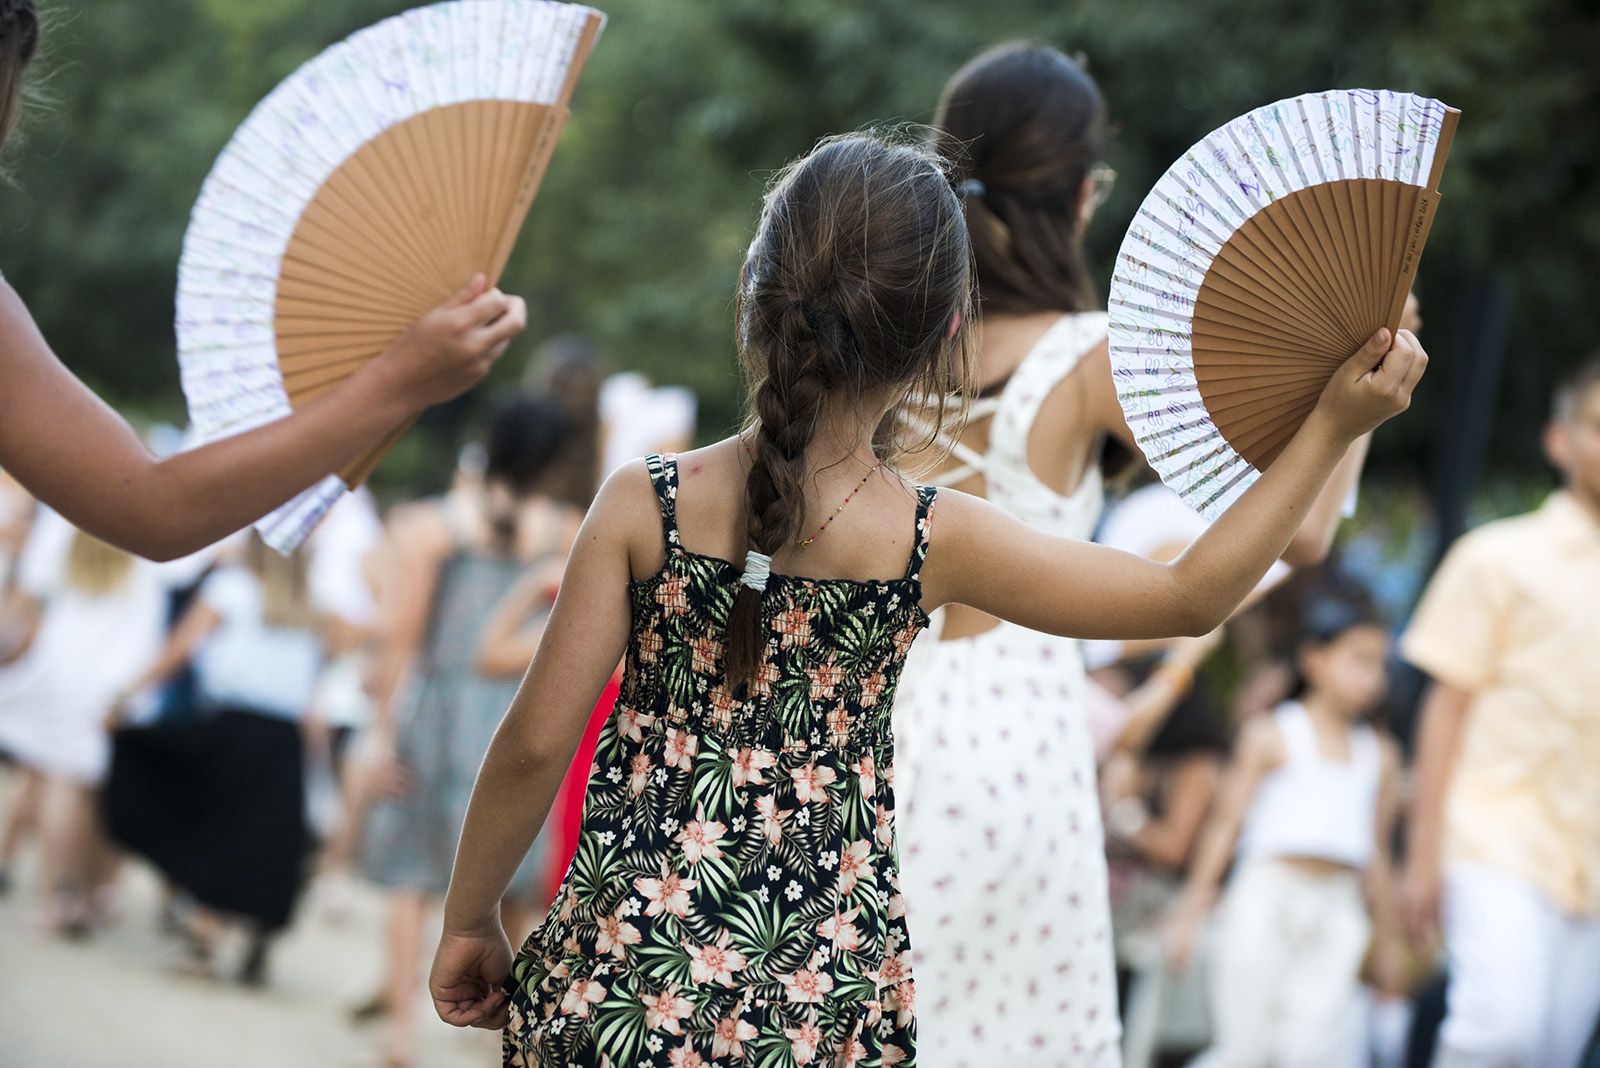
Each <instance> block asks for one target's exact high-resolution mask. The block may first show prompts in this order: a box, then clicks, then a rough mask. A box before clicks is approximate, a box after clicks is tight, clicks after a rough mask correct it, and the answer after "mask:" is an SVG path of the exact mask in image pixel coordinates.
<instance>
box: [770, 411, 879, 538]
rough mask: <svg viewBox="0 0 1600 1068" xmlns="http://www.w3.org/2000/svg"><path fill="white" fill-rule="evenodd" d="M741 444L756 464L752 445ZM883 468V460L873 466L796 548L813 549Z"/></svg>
mask: <svg viewBox="0 0 1600 1068" xmlns="http://www.w3.org/2000/svg"><path fill="white" fill-rule="evenodd" d="M739 444H741V445H743V446H744V452H745V455H746V456H748V457H750V461H751V462H752V463H754V462H755V458H756V454H755V453H754V452H752V451H751V449H750V443H749V442H747V441H745V440H744V438H740V439H739ZM882 467H883V461H882V460H879V461H878V462H877V463H875V464H873V465H872V468H871V470H869V471H868V472H867V473H866V474H865V475H863V476H861V481H860V482H859V483H857V484H856V488H855V489H853V490H851V491H850V494H849V496H847V497H845V499H844V500H842V501H840V502H839V507H837V508H835V509H834V510H833V514H832V515H830V516H829V517H828V518H827V519H824V520H823V521H822V525H821V526H820V527H818V528H817V532H816V533H815V534H813V535H811V537H809V538H807V539H805V540H804V541H797V542H795V543H794V544H795V548H797V549H808V548H810V547H811V545H812V543H813V542H815V541H816V540H817V539H818V538H820V537H822V535H823V533H824V532H825V531H826V530H827V529H828V525H829V524H830V523H832V522H833V521H834V520H835V519H838V518H839V513H840V512H842V511H844V509H845V506H846V505H848V504H849V503H850V502H851V501H853V500H855V496H856V494H858V493H860V492H861V491H862V490H863V489H864V488H866V485H867V482H868V481H869V480H870V479H871V478H872V476H873V475H875V474H877V473H878V471H879V470H880V469H881V468H882Z"/></svg>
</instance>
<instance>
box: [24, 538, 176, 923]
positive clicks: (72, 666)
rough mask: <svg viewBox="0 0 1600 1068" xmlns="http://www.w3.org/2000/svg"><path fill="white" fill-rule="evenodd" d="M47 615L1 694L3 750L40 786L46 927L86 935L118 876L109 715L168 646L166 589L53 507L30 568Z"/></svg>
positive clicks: (147, 567)
mask: <svg viewBox="0 0 1600 1068" xmlns="http://www.w3.org/2000/svg"><path fill="white" fill-rule="evenodd" d="M18 580H19V586H20V589H21V591H22V592H23V593H24V594H26V595H27V596H28V597H29V598H31V599H33V600H34V601H36V603H37V604H38V606H39V613H40V614H39V617H38V619H39V623H38V628H37V630H36V631H35V632H34V635H33V637H32V641H31V642H30V644H29V645H28V648H27V650H26V651H25V652H24V653H23V660H22V662H21V663H20V664H19V665H18V666H17V667H16V669H14V671H13V672H11V673H8V677H7V681H8V683H10V685H9V686H8V688H7V690H6V692H5V694H4V695H3V697H0V749H3V750H5V751H6V752H9V753H10V754H11V755H12V756H13V757H15V758H16V759H17V761H18V762H19V763H20V764H21V765H22V766H23V768H24V769H25V774H27V775H28V776H29V777H31V778H34V779H35V780H36V782H37V786H38V789H39V791H40V793H39V797H40V801H41V807H40V817H41V819H40V828H39V829H40V862H39V867H38V883H39V889H40V900H41V902H43V903H44V909H43V913H42V916H41V921H42V924H43V925H44V926H45V927H47V928H51V929H55V930H59V931H62V932H63V933H67V934H81V933H86V931H87V928H88V924H89V920H90V918H91V910H90V897H91V891H94V890H96V889H97V888H98V887H99V886H100V884H101V883H102V882H103V881H104V876H106V875H107V874H108V872H109V867H108V864H107V862H108V859H109V852H108V850H107V849H106V848H104V834H103V832H102V831H101V829H100V827H99V820H98V818H97V816H96V813H95V807H96V802H97V798H98V790H99V786H100V784H101V782H102V781H103V779H104V778H105V774H106V767H107V763H108V761H109V759H110V745H109V742H108V737H107V731H106V725H105V721H106V717H107V714H108V713H109V712H110V710H111V707H112V705H113V704H114V703H115V700H116V697H117V695H118V693H119V692H120V691H121V690H122V688H123V687H125V686H126V685H128V683H130V682H131V681H132V680H133V679H134V678H135V677H136V676H137V675H138V674H139V672H140V671H141V670H142V669H143V668H144V666H145V665H146V664H147V663H148V662H149V660H150V659H151V657H153V656H154V655H155V652H156V650H157V649H159V648H160V645H161V633H162V623H163V618H162V617H163V611H164V608H165V605H166V594H165V589H164V587H163V585H162V583H161V580H160V578H159V576H158V574H157V569H156V567H155V566H154V565H151V564H148V563H146V562H144V561H141V560H137V559H135V558H134V557H132V556H130V555H129V554H127V553H125V552H123V551H122V550H120V549H116V548H113V547H112V546H110V545H107V544H106V543H105V542H102V541H100V540H98V539H96V538H93V537H91V536H90V535H88V534H85V533H83V532H82V531H75V530H73V529H72V527H71V526H70V525H68V524H67V522H66V520H64V519H62V518H61V517H60V516H59V515H57V514H56V513H54V512H50V511H48V510H46V511H43V512H42V513H41V514H40V516H39V519H38V521H37V522H36V523H35V527H34V530H33V533H32V535H31V536H30V538H29V542H28V545H27V547H26V548H25V550H24V552H23V555H22V558H21V562H20V567H19V575H18Z"/></svg>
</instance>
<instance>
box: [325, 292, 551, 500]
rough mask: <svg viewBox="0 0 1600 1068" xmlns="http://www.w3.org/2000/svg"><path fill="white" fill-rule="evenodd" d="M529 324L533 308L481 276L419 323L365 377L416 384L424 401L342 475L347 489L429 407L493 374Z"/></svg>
mask: <svg viewBox="0 0 1600 1068" xmlns="http://www.w3.org/2000/svg"><path fill="white" fill-rule="evenodd" d="M527 325H528V305H527V303H526V302H525V301H523V299H522V298H521V297H508V296H506V295H505V294H504V293H502V292H500V290H498V289H489V288H488V280H487V278H486V276H484V275H482V274H478V275H475V276H473V279H472V281H470V282H468V283H467V285H466V286H465V287H464V288H463V289H461V290H459V291H458V292H457V293H456V294H455V296H453V297H451V298H450V299H449V300H447V301H445V302H444V303H443V304H441V305H439V306H438V307H437V308H435V309H433V311H431V312H429V313H428V314H427V315H424V316H423V317H422V318H421V319H419V320H417V322H416V324H415V325H413V326H412V327H411V328H410V329H409V330H407V331H406V332H405V333H403V334H401V335H400V336H399V337H398V338H397V339H395V343H394V344H393V345H390V346H389V348H388V350H387V351H386V352H385V353H384V354H383V355H382V356H380V357H379V358H378V359H376V360H374V361H373V362H372V363H370V364H368V365H367V367H366V368H364V369H363V371H358V372H357V376H358V377H359V376H360V375H361V374H362V373H371V374H376V375H379V376H383V375H386V374H389V375H399V376H400V377H401V379H402V380H408V379H409V380H412V381H413V382H414V383H415V384H414V386H413V389H414V392H415V394H416V396H417V398H418V399H419V400H420V401H421V403H420V404H418V405H417V406H416V407H415V408H414V409H413V410H411V411H410V412H408V413H407V415H406V417H405V418H404V419H403V420H401V421H400V422H399V423H398V424H397V425H396V426H395V427H394V429H393V430H392V431H391V432H390V433H389V434H388V435H386V436H385V437H384V438H383V440H382V441H380V442H378V443H377V444H376V445H375V446H374V447H373V448H371V449H369V450H368V451H367V452H366V453H365V454H364V455H362V456H361V457H360V458H359V459H358V460H356V461H355V462H354V463H352V464H351V465H349V466H348V467H346V468H344V469H343V470H341V471H340V472H339V477H340V478H342V479H344V481H345V484H346V485H350V486H354V485H358V484H360V483H362V482H365V481H366V479H367V476H369V475H371V474H372V472H373V470H374V469H376V468H377V466H378V464H379V462H380V461H382V459H383V457H384V454H386V453H387V452H388V451H389V450H390V449H391V448H393V447H394V445H395V443H396V442H398V441H399V440H400V439H401V438H403V437H405V435H406V432H407V431H408V430H410V429H411V425H412V424H413V423H414V422H416V418H417V416H418V415H419V414H421V412H422V409H423V408H427V407H430V406H432V405H434V404H438V403H440V402H442V401H447V400H450V399H452V398H454V397H458V396H460V395H461V394H462V393H465V392H466V391H467V390H468V389H470V388H472V387H473V386H474V385H476V384H477V383H478V382H480V381H482V379H483V377H484V376H485V375H486V374H488V373H489V368H491V367H493V366H494V364H495V362H496V361H497V360H499V359H500V357H501V356H503V355H505V351H506V349H507V347H508V346H510V344H511V341H512V339H513V338H515V337H516V336H517V335H518V334H520V333H522V331H523V330H524V329H525V328H526V327H527Z"/></svg>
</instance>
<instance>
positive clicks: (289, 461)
mask: <svg viewBox="0 0 1600 1068" xmlns="http://www.w3.org/2000/svg"><path fill="white" fill-rule="evenodd" d="M525 322H526V309H525V307H524V305H523V303H522V301H521V300H520V299H519V298H515V297H507V296H505V295H504V294H502V293H500V292H498V291H485V283H484V282H483V280H482V279H481V278H480V279H478V280H476V281H475V282H474V283H473V285H472V286H470V287H469V288H467V289H465V290H462V291H461V292H460V293H458V294H456V296H455V297H453V298H452V299H451V300H450V301H448V302H446V303H445V304H443V305H441V306H440V307H439V308H437V309H435V310H434V311H432V312H429V313H428V314H427V315H425V316H423V317H422V319H420V320H419V321H418V322H417V323H416V325H415V326H413V327H412V328H411V329H410V330H408V331H407V332H406V333H405V334H403V335H402V336H401V337H400V339H399V340H398V341H396V342H395V343H394V344H393V345H392V346H390V347H389V349H388V350H387V351H386V352H385V353H384V355H383V356H381V357H379V358H378V359H376V360H374V361H373V362H371V363H370V364H368V365H367V366H366V367H364V368H363V369H362V370H361V371H360V372H359V373H358V374H356V375H353V376H352V377H351V378H350V379H348V380H347V381H346V382H345V384H344V385H343V386H342V387H341V388H340V389H338V390H336V391H334V392H332V393H329V394H327V395H325V396H323V397H321V398H318V399H317V400H316V401H314V402H312V403H311V404H308V405H306V406H305V407H303V408H301V409H299V410H298V411H296V412H294V413H293V414H291V415H289V416H288V417H286V418H284V419H281V420H278V421H276V422H273V423H269V424H267V425H265V426H262V427H259V428H257V429H254V430H250V431H247V432H245V433H242V434H239V435H237V436H235V437H231V438H225V439H223V440H221V441H216V442H213V443H211V444H209V445H205V446H203V447H201V448H198V449H195V450H193V451H191V452H184V453H180V454H178V455H177V456H173V457H171V458H169V459H166V460H157V459H155V458H154V457H153V456H151V455H150V452H149V451H148V450H147V449H146V448H145V447H144V443H143V442H142V441H141V440H140V439H139V436H138V434H136V433H135V432H134V430H133V428H132V427H130V426H129V425H128V424H127V423H126V422H125V421H124V420H123V419H122V417H121V416H119V415H117V413H116V412H114V411H113V410H112V409H111V408H110V407H108V406H107V405H106V404H105V403H104V402H103V401H101V400H100V398H98V397H96V396H95V395H94V394H93V393H92V392H91V391H90V390H89V389H88V387H87V386H85V385H84V384H83V383H82V382H80V381H78V379H77V378H75V377H74V376H73V375H72V372H70V371H68V370H67V369H66V368H65V367H64V366H62V364H61V362H60V361H59V360H58V359H56V357H55V354H54V353H52V352H51V351H50V347H49V345H48V344H47V343H46V341H45V339H44V337H43V335H42V334H40V333H39V329H38V327H37V326H35V325H34V322H33V318H32V316H30V315H29V314H28V309H27V307H26V306H25V305H24V304H23V302H22V299H21V298H20V297H18V296H17V294H16V292H15V291H14V290H12V289H11V287H10V286H9V285H5V284H3V283H0V467H4V468H5V469H6V470H7V471H9V472H11V473H12V474H13V475H15V476H16V478H17V480H18V481H20V482H21V483H22V484H23V485H24V486H26V487H27V488H28V490H29V491H30V492H32V493H33V494H34V495H35V496H37V497H38V498H40V499H41V500H43V501H44V502H45V503H46V504H48V505H50V506H51V507H52V508H54V509H55V510H56V511H58V512H60V513H62V514H63V515H64V516H66V517H67V518H68V519H69V520H71V521H72V522H73V523H74V524H75V525H76V526H79V527H82V528H83V529H85V530H87V531H89V532H90V533H92V534H95V535H97V536H99V537H102V538H104V539H106V540H107V541H110V542H113V543H115V544H117V545H121V546H123V547H124V548H126V549H129V550H131V551H133V552H136V553H139V554H141V555H144V556H148V557H151V558H153V559H170V558H172V557H175V556H182V555H184V554H186V553H189V552H193V551H195V550H196V549H199V548H202V547H203V546H206V545H209V544H211V543H212V542H215V541H217V540H219V539H221V538H224V537H226V536H227V535H229V534H231V533H233V532H234V531H236V530H238V529H240V528H241V527H245V526H248V525H249V524H250V523H252V522H254V521H255V520H257V519H259V518H260V517H261V516H262V515H264V514H265V513H267V512H269V511H271V510H272V509H273V508H275V507H277V506H278V505H280V504H282V503H283V502H284V501H287V500H288V499H289V498H291V497H293V496H294V495H295V494H297V493H300V492H301V491H303V490H305V489H307V488H308V487H310V486H312V485H313V484H315V483H317V482H319V481H320V480H321V479H323V478H324V477H326V476H327V475H328V474H329V472H331V471H333V470H335V469H336V468H338V467H340V466H342V465H344V464H346V463H350V462H352V461H354V460H356V459H357V458H358V457H360V456H361V455H362V454H364V453H366V452H368V451H370V450H371V449H372V448H373V447H374V446H376V445H377V444H378V443H379V442H380V441H381V440H382V439H383V438H384V437H385V436H387V435H388V434H390V433H392V432H393V431H394V429H395V428H396V427H398V426H401V425H404V424H405V422H406V421H407V420H408V419H411V418H413V417H415V416H416V415H417V414H418V413H419V412H421V411H422V410H423V409H424V408H426V407H427V406H429V405H431V404H437V403H439V402H441V401H445V400H448V399H450V398H451V397H454V396H456V395H457V394H459V393H461V392H463V391H464V390H466V389H469V388H470V387H471V386H472V385H474V384H475V383H476V382H477V381H478V380H479V379H481V378H482V377H483V375H484V374H485V373H486V372H487V371H488V369H489V367H490V366H491V365H492V364H493V363H494V361H495V360H496V359H497V358H498V357H499V355H500V354H501V353H502V352H504V351H505V348H506V345H507V344H509V343H510V340H511V339H512V338H513V337H514V336H515V335H516V334H517V333H518V332H520V331H521V330H522V328H523V326H524V324H525Z"/></svg>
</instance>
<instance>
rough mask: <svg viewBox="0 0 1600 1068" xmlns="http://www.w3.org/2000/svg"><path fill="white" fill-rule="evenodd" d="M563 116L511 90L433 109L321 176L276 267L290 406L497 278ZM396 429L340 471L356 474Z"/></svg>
mask: <svg viewBox="0 0 1600 1068" xmlns="http://www.w3.org/2000/svg"><path fill="white" fill-rule="evenodd" d="M566 118H567V109H566V108H564V107H555V106H550V105H545V104H530V103H523V102H519V101H511V100H475V101H469V102H467V103H462V104H451V105H448V106H446V107H440V108H434V109H432V110H430V111H425V112H423V113H422V114H420V115H414V116H412V117H411V118H409V119H407V120H405V121H404V122H400V123H397V124H396V125H394V126H392V127H390V128H389V129H388V130H386V131H384V132H383V133H382V134H380V135H378V136H377V137H375V138H373V139H372V140H371V141H369V142H367V143H366V144H365V145H363V146H362V147H361V148H360V149H359V150H357V151H356V152H355V153H354V154H353V155H351V156H350V158H349V159H347V160H345V162H344V163H343V164H342V165H341V166H340V167H339V168H338V169H337V170H335V171H334V172H333V174H332V175H330V176H329V177H328V180H327V181H326V182H325V183H323V185H322V187H321V188H320V189H319V190H318V191H317V195H316V196H315V197H314V198H312V201H311V203H310V204H309V205H308V206H307V207H306V210H305V212H304V213H303V214H302V215H301V216H300V221H299V224H298V225H297V226H296V227H295V231H294V236H293V238H292V239H291V240H290V242H289V247H288V250H287V251H286V252H285V253H284V256H283V266H282V270H281V272H280V274H279V276H278V300H277V307H276V314H275V317H274V323H275V329H276V332H277V338H278V366H279V368H280V369H281V370H282V372H283V384H284V388H285V390H286V391H287V392H288V394H289V403H290V405H291V406H292V407H295V408H298V407H300V406H301V405H303V404H305V403H306V402H308V401H311V400H313V399H315V398H316V397H319V396H321V395H322V394H323V393H326V392H327V391H328V390H330V389H333V388H334V387H335V386H337V385H338V384H339V383H340V382H342V381H344V379H346V378H347V377H349V376H350V374H351V373H353V372H354V371H355V370H356V369H357V368H359V367H360V366H361V365H362V364H364V363H366V362H367V361H368V360H371V359H372V358H373V357H374V356H377V355H378V354H379V353H380V352H382V351H383V350H384V349H385V348H387V347H388V346H389V344H391V343H392V342H393V341H394V339H395V338H396V337H398V336H399V335H400V333H401V332H402V331H403V330H405V329H406V328H407V327H409V326H410V325H411V324H412V323H413V322H415V321H416V320H417V319H418V318H419V317H420V316H422V315H423V314H425V313H426V312H427V311H428V310H429V309H431V308H433V307H435V306H437V305H438V304H439V303H440V302H442V301H444V300H445V299H447V298H448V297H449V296H450V295H451V294H452V293H454V292H456V291H457V290H458V289H460V288H461V287H462V286H463V285H465V284H466V282H467V281H468V280H469V279H470V278H471V277H472V276H473V274H475V273H477V272H479V271H482V272H484V273H486V274H488V276H489V277H490V278H495V279H497V278H498V277H499V276H500V273H501V272H502V271H503V270H504V269H505V263H506V260H507V259H508V258H509V256H510V254H511V246H512V243H513V242H514V241H515V240H516V235H517V232H518V231H519V230H521V228H522V223H523V220H524V219H525V218H526V217H527V213H528V208H529V206H530V205H531V204H532V202H533V193H534V191H535V190H536V189H537V188H538V185H539V181H540V179H541V178H543V176H544V171H545V168H546V167H547V166H548V164H549V162H550V157H551V154H552V153H553V152H554V150H555V144H556V140H557V139H558V137H559V136H560V133H561V128H562V126H563V125H564V124H565V122H566ZM465 144H473V145H476V146H479V150H478V151H475V152H465V151H463V145H465ZM406 429H408V428H400V429H399V430H398V431H397V432H396V434H395V435H394V436H393V437H392V438H391V439H390V440H389V441H386V442H384V443H383V444H382V445H381V446H380V447H379V448H377V449H374V450H373V451H372V452H371V453H370V454H368V455H367V456H364V457H362V459H361V460H359V461H357V462H356V463H354V464H352V465H351V466H350V467H348V468H346V469H345V470H343V471H340V472H339V476H340V477H341V478H342V479H344V481H345V483H346V484H347V485H352V486H353V485H356V484H357V483H359V482H362V481H364V480H365V479H366V477H367V476H368V475H369V474H371V472H372V470H373V468H374V467H376V466H377V463H378V461H379V460H380V459H381V458H382V456H383V454H384V453H385V452H387V451H388V449H389V448H390V447H391V446H392V445H393V443H394V440H396V439H398V438H399V437H400V436H401V435H402V434H403V433H404V432H405V430H406Z"/></svg>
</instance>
